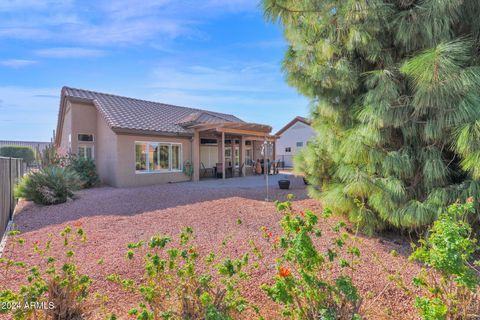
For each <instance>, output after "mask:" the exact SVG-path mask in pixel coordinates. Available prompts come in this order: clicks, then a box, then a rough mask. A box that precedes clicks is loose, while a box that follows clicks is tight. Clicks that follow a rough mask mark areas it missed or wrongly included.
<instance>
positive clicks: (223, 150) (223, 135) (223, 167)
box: [222, 131, 225, 181]
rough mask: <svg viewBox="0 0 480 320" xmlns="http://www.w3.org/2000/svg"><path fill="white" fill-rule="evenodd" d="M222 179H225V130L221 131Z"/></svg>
mask: <svg viewBox="0 0 480 320" xmlns="http://www.w3.org/2000/svg"><path fill="white" fill-rule="evenodd" d="M222 180H223V181H225V132H223V131H222Z"/></svg>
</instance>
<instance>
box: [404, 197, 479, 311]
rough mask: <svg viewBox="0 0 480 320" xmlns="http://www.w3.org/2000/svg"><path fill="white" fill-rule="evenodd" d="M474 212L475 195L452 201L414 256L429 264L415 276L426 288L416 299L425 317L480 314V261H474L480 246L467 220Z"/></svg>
mask: <svg viewBox="0 0 480 320" xmlns="http://www.w3.org/2000/svg"><path fill="white" fill-rule="evenodd" d="M473 213H474V204H473V199H471V198H469V199H467V202H466V203H465V204H460V203H456V204H453V205H451V206H450V207H449V208H448V210H447V211H446V212H444V213H442V214H440V216H439V217H438V220H437V221H435V223H434V224H433V226H432V228H431V229H430V230H429V235H428V237H427V238H426V239H425V240H421V241H420V246H419V247H418V248H417V249H416V250H415V252H414V253H413V254H412V255H411V257H410V258H411V259H412V260H416V261H420V262H422V263H423V264H424V265H425V267H424V268H423V269H422V271H421V272H420V274H419V275H418V276H417V277H415V278H414V280H413V284H414V285H415V286H417V287H420V288H423V289H424V290H425V294H424V295H422V296H417V298H416V300H415V306H416V307H417V308H418V309H419V311H420V315H421V316H422V318H423V319H425V320H441V319H446V320H447V319H448V320H456V319H465V320H467V319H478V317H479V315H480V292H479V286H480V270H479V269H478V267H479V266H480V261H474V260H475V259H474V254H475V253H478V252H479V250H480V246H479V245H478V243H477V240H476V239H475V235H474V233H473V231H472V228H471V226H470V225H469V224H468V222H467V217H468V216H469V215H471V214H473Z"/></svg>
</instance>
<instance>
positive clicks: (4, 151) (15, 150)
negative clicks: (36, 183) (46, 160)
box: [0, 146, 35, 164]
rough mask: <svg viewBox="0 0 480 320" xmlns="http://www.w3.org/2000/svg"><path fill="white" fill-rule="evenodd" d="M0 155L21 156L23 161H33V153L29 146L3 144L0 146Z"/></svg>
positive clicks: (28, 162)
mask: <svg viewBox="0 0 480 320" xmlns="http://www.w3.org/2000/svg"><path fill="white" fill-rule="evenodd" d="M0 156H1V157H9V158H21V159H23V161H25V163H27V164H31V163H32V162H33V161H35V153H34V152H33V150H32V148H30V147H22V146H5V147H1V148H0Z"/></svg>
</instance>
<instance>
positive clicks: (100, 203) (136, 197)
mask: <svg viewBox="0 0 480 320" xmlns="http://www.w3.org/2000/svg"><path fill="white" fill-rule="evenodd" d="M271 193H272V194H273V196H272V195H271V196H272V198H277V199H282V200H283V199H285V197H286V195H287V194H288V193H294V194H296V196H297V198H296V200H295V201H294V206H295V208H296V209H306V208H309V209H312V210H314V211H317V212H319V211H320V210H321V207H320V205H319V203H318V202H317V201H314V200H311V199H308V198H307V195H306V190H305V189H304V187H303V186H302V185H301V183H300V182H298V181H294V183H293V189H292V190H286V191H284V190H278V188H274V189H273V190H272V192H271ZM264 197H265V194H264V191H263V189H261V188H258V187H254V188H245V187H237V188H235V187H231V186H230V187H222V185H218V187H215V186H214V185H212V184H208V185H207V184H202V183H197V184H195V183H180V184H171V185H160V186H153V187H141V188H129V189H114V188H110V187H103V188H95V189H90V190H84V191H82V192H80V194H79V198H78V199H76V200H74V201H69V202H68V203H65V204H61V205H57V206H48V207H40V206H36V205H33V204H32V203H27V202H20V204H19V207H18V208H17V211H18V214H17V215H16V216H15V225H16V228H17V229H19V230H21V232H22V234H23V238H25V239H26V240H27V242H26V247H27V248H31V247H32V246H33V243H34V242H35V241H39V242H40V243H45V242H46V241H47V238H48V234H49V233H53V234H58V233H59V232H60V231H61V230H62V229H63V228H64V227H65V226H66V225H70V226H72V225H73V224H75V223H79V222H80V223H82V227H83V228H84V229H85V231H86V233H87V237H88V242H87V243H86V244H85V245H82V246H81V247H79V248H78V249H77V250H76V253H77V259H78V261H81V264H80V269H81V270H80V271H81V272H84V273H87V274H89V275H90V276H91V277H92V278H93V280H94V288H95V289H97V290H100V291H102V292H105V293H107V294H108V296H109V302H108V307H109V309H111V310H114V311H115V313H116V314H117V315H120V316H121V317H120V318H121V319H124V318H129V317H128V316H126V312H127V311H128V310H129V309H130V308H132V307H133V306H136V304H137V301H136V297H135V296H133V295H131V294H127V293H125V292H124V291H122V290H121V289H119V288H118V287H117V286H116V285H113V284H111V283H109V282H107V281H106V280H105V277H106V276H107V275H108V274H111V273H118V274H121V275H123V276H125V277H130V278H135V279H139V278H141V276H142V274H143V272H142V270H140V269H139V268H133V267H132V265H131V264H129V263H127V262H126V261H125V252H126V244H127V243H129V242H134V241H138V240H146V239H148V238H149V237H150V236H152V235H154V234H172V235H177V234H178V233H179V231H180V230H181V229H182V227H184V226H191V227H193V229H194V231H195V234H196V240H195V241H196V244H197V246H198V249H199V251H200V252H201V253H207V252H209V251H211V250H212V249H214V248H217V247H219V246H220V244H221V242H222V241H223V240H224V239H225V238H226V237H228V236H230V237H231V238H230V240H229V242H228V243H227V246H226V248H225V250H224V252H226V253H227V254H229V255H233V256H235V255H238V256H239V255H241V254H242V253H243V252H246V251H248V240H249V239H253V240H254V241H255V242H256V243H257V245H259V247H261V249H262V250H263V252H264V253H265V258H264V261H263V267H261V269H260V270H259V271H258V272H256V273H255V274H254V275H253V277H252V279H251V281H250V283H249V284H248V290H245V294H246V295H247V296H248V298H250V299H251V300H252V301H255V302H256V303H257V304H258V305H260V306H262V307H263V310H264V311H263V314H264V316H265V318H266V319H279V318H280V317H279V316H278V310H277V309H278V307H276V306H275V305H273V304H272V303H271V302H270V301H269V299H268V297H266V295H265V294H264V293H263V292H262V291H261V290H260V289H258V286H259V285H260V284H262V283H266V282H271V279H272V277H273V275H274V274H275V269H274V266H273V257H274V253H273V251H272V250H271V249H270V246H269V244H267V243H266V242H265V240H264V239H263V238H262V236H261V231H260V228H261V227H262V226H266V227H267V228H268V229H270V230H272V231H273V233H274V234H278V233H279V230H280V229H279V227H278V224H277V222H278V220H279V219H280V215H279V214H278V213H276V212H275V209H274V206H273V204H272V203H271V202H265V201H263V198H264ZM237 219H241V220H242V224H240V225H238V224H237ZM322 229H324V236H323V237H322V238H320V239H319V241H318V245H319V247H323V248H324V247H325V246H326V245H327V244H328V243H329V241H330V239H331V237H332V233H331V232H330V231H329V230H330V228H328V226H326V225H325V226H323V227H322ZM359 247H360V250H361V252H362V260H363V262H362V263H361V264H360V266H359V269H358V270H357V272H356V273H355V275H354V281H355V284H356V285H357V287H358V288H359V289H360V291H361V292H362V296H363V297H364V306H371V307H370V308H368V310H364V313H365V316H366V318H367V319H415V317H416V316H415V310H414V308H413V307H412V304H413V298H412V295H410V296H409V295H407V294H405V293H404V292H403V291H402V290H401V289H399V288H398V287H396V286H395V285H394V284H391V285H388V283H389V282H388V280H387V277H388V273H389V272H392V271H394V270H399V269H402V271H401V273H402V276H403V277H404V278H405V282H406V283H407V284H409V283H411V278H412V276H413V275H414V274H415V273H416V272H417V271H418V267H416V266H412V265H407V266H406V267H404V268H402V266H404V265H405V263H406V256H408V253H409V249H408V248H409V246H408V244H407V243H405V242H402V240H400V242H399V241H392V240H391V239H390V240H387V239H383V240H381V239H379V238H368V237H362V238H361V244H360V245H359ZM391 250H396V251H397V252H399V255H398V256H397V257H394V256H392V255H391V254H390V251H391ZM30 252H31V250H30V249H27V250H26V249H22V250H20V249H17V250H15V251H14V252H12V251H11V250H7V251H6V252H5V255H6V256H8V257H13V258H14V259H17V260H22V261H26V262H30V263H33V262H35V261H34V259H35V256H34V255H33V254H31V253H30ZM58 254H60V252H58ZM101 258H102V259H104V261H105V263H104V264H103V265H101V266H99V265H97V260H98V259H101ZM379 261H381V264H380V263H379ZM37 263H38V262H37ZM1 271H2V270H0V284H7V285H6V286H7V287H11V288H14V287H18V285H19V284H20V283H22V282H23V281H24V280H23V276H20V275H18V274H15V273H10V274H8V275H5V273H4V272H1ZM386 286H387V287H386ZM408 286H409V285H408ZM0 287H1V286H0ZM385 288H386V289H385ZM409 288H411V287H410V286H409ZM382 291H383V294H382V295H380V296H378V293H380V292H382ZM377 296H378V297H377ZM364 309H366V308H364ZM242 318H244V319H249V318H251V315H248V314H247V315H243V316H242ZM0 319H7V318H6V317H4V318H2V317H1V316H0Z"/></svg>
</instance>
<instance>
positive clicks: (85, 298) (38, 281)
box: [0, 226, 96, 320]
mask: <svg viewBox="0 0 480 320" xmlns="http://www.w3.org/2000/svg"><path fill="white" fill-rule="evenodd" d="M12 236H13V239H12V240H11V243H12V244H13V243H17V242H18V240H19V239H17V237H18V233H17V234H15V235H12ZM85 241H86V236H85V233H84V231H83V229H82V228H81V227H76V228H71V227H69V226H67V227H65V228H64V230H63V231H62V232H61V233H60V234H59V236H58V237H54V236H53V235H49V240H48V241H47V242H46V243H44V244H41V243H39V241H35V243H34V246H33V251H34V253H35V254H36V255H37V256H38V258H39V262H40V264H39V266H36V265H33V266H27V265H26V264H25V263H22V262H13V261H12V260H11V259H8V258H3V259H0V265H3V266H4V267H5V269H8V270H12V267H15V270H14V271H15V272H22V273H25V275H26V280H27V281H26V283H27V284H24V285H22V286H21V287H20V289H19V290H18V291H17V292H14V291H12V290H10V289H5V288H2V285H1V284H0V290H1V291H0V302H3V303H5V304H7V303H8V305H9V306H11V308H4V309H1V310H0V313H1V312H3V313H10V314H11V315H12V317H13V319H15V320H30V319H32V320H33V319H48V320H71V319H85V318H88V316H90V315H91V314H92V312H93V310H94V309H95V308H94V307H95V306H96V303H95V299H96V296H95V297H94V295H92V292H91V289H90V285H91V283H92V280H91V279H90V277H89V276H87V275H85V274H80V273H78V267H77V263H76V259H75V251H74V250H75V249H76V248H77V247H78V246H81V245H82V244H83V243H84V242H85ZM58 242H61V243H62V244H63V250H64V254H63V256H61V257H60V258H55V257H53V256H51V255H50V254H51V252H52V246H53V245H54V244H55V243H58ZM22 244H24V241H22Z"/></svg>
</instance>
